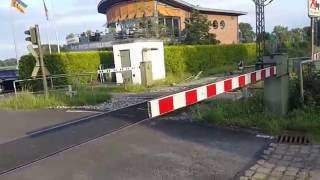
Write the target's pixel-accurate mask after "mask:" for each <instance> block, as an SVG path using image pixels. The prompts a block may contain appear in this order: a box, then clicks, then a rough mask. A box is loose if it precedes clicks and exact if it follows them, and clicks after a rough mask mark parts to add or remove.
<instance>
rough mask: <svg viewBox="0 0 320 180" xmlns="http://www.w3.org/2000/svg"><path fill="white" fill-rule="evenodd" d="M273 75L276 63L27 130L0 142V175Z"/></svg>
mask: <svg viewBox="0 0 320 180" xmlns="http://www.w3.org/2000/svg"><path fill="white" fill-rule="evenodd" d="M274 75H276V67H269V68H266V69H262V70H258V71H255V72H251V73H248V74H245V75H240V76H235V77H232V78H231V79H226V80H223V81H219V82H216V83H213V84H209V85H205V86H202V87H198V88H195V89H193V88H191V89H190V90H187V91H183V92H179V93H178V94H175V93H176V92H172V93H171V95H168V96H165V97H161V98H158V99H154V100H151V101H146V102H144V103H141V104H137V105H134V106H130V107H127V108H124V109H120V110H116V111H113V112H109V113H104V114H101V115H98V116H94V117H92V118H87V119H84V120H81V121H74V122H68V123H66V124H61V125H57V126H53V127H48V128H45V129H41V130H39V131H35V132H30V133H29V135H28V136H26V137H24V138H21V139H17V140H14V141H11V142H8V143H5V144H1V145H0V175H1V174H4V173H7V172H9V171H13V170H15V169H17V168H19V167H23V166H26V165H28V164H30V163H32V162H35V161H39V160H41V159H44V158H47V157H49V156H52V155H54V154H57V153H59V152H62V151H64V150H67V149H70V148H73V147H75V146H77V145H80V144H83V143H86V142H88V141H90V140H93V139H96V138H99V137H101V136H104V135H106V134H110V133H112V132H115V131H117V130H120V129H122V128H125V127H128V126H130V125H133V124H136V123H139V122H141V121H143V120H147V119H149V118H155V117H158V116H162V115H165V114H167V113H169V112H172V111H175V110H177V109H180V108H183V107H186V106H189V105H193V104H196V103H198V102H200V101H203V100H205V99H209V98H212V97H215V96H217V95H219V94H222V93H224V92H228V91H232V90H235V89H237V88H242V87H244V86H247V85H250V84H254V83H256V82H258V81H260V80H264V79H266V78H269V77H272V76H274ZM213 92H214V93H213ZM177 103H180V104H177Z"/></svg>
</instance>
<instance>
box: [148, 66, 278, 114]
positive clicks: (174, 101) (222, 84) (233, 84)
mask: <svg viewBox="0 0 320 180" xmlns="http://www.w3.org/2000/svg"><path fill="white" fill-rule="evenodd" d="M276 74H277V69H276V66H272V67H268V68H265V69H261V70H257V71H254V72H251V73H248V74H243V75H240V76H237V77H233V78H230V79H226V80H223V81H219V82H215V83H212V84H208V85H205V86H201V87H198V88H194V89H191V90H187V91H183V92H180V93H176V94H173V95H169V96H166V97H161V98H158V99H154V100H151V101H149V102H148V108H149V109H148V110H149V117H150V118H153V117H158V116H162V115H164V114H167V113H170V112H173V111H175V110H177V109H180V108H184V107H187V106H190V105H193V104H196V103H199V102H201V101H204V100H207V99H210V98H213V97H216V96H217V95H220V94H223V93H225V92H230V91H233V90H236V89H239V88H243V87H245V86H247V85H250V84H255V83H257V82H258V81H263V80H265V79H266V78H269V77H272V76H275V75H276Z"/></svg>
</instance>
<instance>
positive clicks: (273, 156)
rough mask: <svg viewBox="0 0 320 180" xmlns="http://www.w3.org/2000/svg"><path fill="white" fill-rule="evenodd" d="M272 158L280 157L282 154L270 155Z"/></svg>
mask: <svg viewBox="0 0 320 180" xmlns="http://www.w3.org/2000/svg"><path fill="white" fill-rule="evenodd" d="M271 157H272V158H273V159H281V158H282V155H281V154H274V155H272V156H271Z"/></svg>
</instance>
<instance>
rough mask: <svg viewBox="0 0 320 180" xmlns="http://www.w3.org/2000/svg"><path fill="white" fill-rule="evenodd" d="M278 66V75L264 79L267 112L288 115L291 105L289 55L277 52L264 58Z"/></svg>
mask: <svg viewBox="0 0 320 180" xmlns="http://www.w3.org/2000/svg"><path fill="white" fill-rule="evenodd" d="M264 59H265V60H266V59H267V61H269V62H265V63H275V64H276V66H277V73H276V74H277V76H274V77H271V78H268V79H266V80H265V81H264V101H265V106H266V113H270V114H273V115H286V114H287V113H288V105H289V72H288V60H289V58H288V55H287V54H276V55H273V56H271V58H269V57H267V58H264Z"/></svg>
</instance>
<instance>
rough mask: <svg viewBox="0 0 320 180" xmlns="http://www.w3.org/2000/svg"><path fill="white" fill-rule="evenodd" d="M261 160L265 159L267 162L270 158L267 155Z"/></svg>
mask: <svg viewBox="0 0 320 180" xmlns="http://www.w3.org/2000/svg"><path fill="white" fill-rule="evenodd" d="M262 158H263V159H265V160H268V159H270V156H268V155H262Z"/></svg>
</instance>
